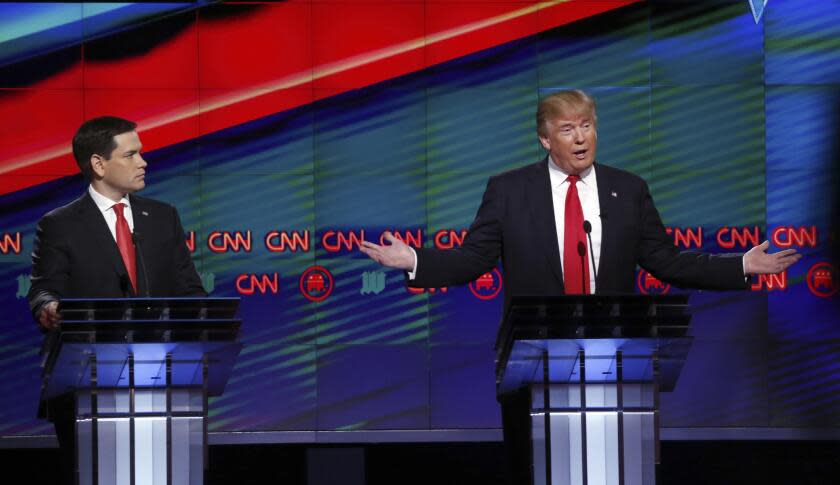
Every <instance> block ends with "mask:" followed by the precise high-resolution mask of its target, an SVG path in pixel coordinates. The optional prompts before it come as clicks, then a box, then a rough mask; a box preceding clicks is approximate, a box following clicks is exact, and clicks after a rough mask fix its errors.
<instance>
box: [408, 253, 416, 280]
mask: <svg viewBox="0 0 840 485" xmlns="http://www.w3.org/2000/svg"><path fill="white" fill-rule="evenodd" d="M408 249H410V250H411V254H412V255H414V266H413V267H412V269H411V271H409V272H408V279H409V280H413V279H414V278H415V277H416V276H417V251H415V250H414V248H413V247H411V246H409V247H408Z"/></svg>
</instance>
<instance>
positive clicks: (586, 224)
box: [583, 214, 606, 282]
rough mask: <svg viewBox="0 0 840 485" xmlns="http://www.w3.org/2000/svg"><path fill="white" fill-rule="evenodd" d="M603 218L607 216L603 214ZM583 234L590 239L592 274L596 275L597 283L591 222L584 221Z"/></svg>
mask: <svg viewBox="0 0 840 485" xmlns="http://www.w3.org/2000/svg"><path fill="white" fill-rule="evenodd" d="M601 217H602V218H603V217H606V214H601ZM583 232H585V233H586V237H587V238H588V239H589V255H590V256H591V257H592V274H593V275H595V281H596V282H597V281H598V270H597V269H596V268H595V250H594V249H592V224H590V223H589V221H587V220H585V219H584V221H583Z"/></svg>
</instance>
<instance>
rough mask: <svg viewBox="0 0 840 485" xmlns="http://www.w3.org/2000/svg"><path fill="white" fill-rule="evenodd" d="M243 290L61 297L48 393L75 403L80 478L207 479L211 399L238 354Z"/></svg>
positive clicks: (50, 346) (127, 483)
mask: <svg viewBox="0 0 840 485" xmlns="http://www.w3.org/2000/svg"><path fill="white" fill-rule="evenodd" d="M238 307H239V299H238V298H162V299H161V298H142V299H141V298H127V299H90V300H71V299H67V300H62V301H61V303H60V308H59V311H60V313H61V315H62V323H61V328H60V329H59V330H56V331H54V332H51V333H50V334H48V335H47V337H46V339H45V340H44V346H43V349H42V367H43V372H42V384H41V399H42V400H48V399H52V398H56V397H58V396H63V395H67V394H68V393H71V394H72V395H74V396H75V403H76V454H77V455H76V458H77V462H76V465H77V483H78V484H79V485H103V484H107V485H112V484H113V485H123V484H124V485H135V484H144V485H187V484H188V485H200V484H202V483H203V480H204V468H205V465H206V463H207V398H208V396H217V395H220V394H222V392H223V391H224V387H225V383H226V382H227V379H228V376H229V375H230V373H231V370H232V368H233V365H234V363H235V361H236V357H237V356H238V355H239V351H240V350H241V348H242V344H241V343H239V342H238V341H237V337H238V334H239V326H240V323H241V321H240V320H239V318H238V316H237V312H238Z"/></svg>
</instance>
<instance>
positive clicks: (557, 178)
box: [548, 156, 602, 293]
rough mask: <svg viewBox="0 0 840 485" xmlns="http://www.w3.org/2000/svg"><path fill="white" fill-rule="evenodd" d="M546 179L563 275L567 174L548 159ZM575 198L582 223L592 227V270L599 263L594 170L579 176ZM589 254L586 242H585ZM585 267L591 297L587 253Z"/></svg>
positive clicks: (592, 278) (598, 210)
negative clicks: (580, 211) (581, 216)
mask: <svg viewBox="0 0 840 485" xmlns="http://www.w3.org/2000/svg"><path fill="white" fill-rule="evenodd" d="M548 176H549V178H550V179H551V200H552V202H553V204H554V226H555V228H556V229H557V245H558V247H559V249H560V264H561V266H562V267H563V271H564V274H565V271H566V270H565V268H566V266H565V262H564V261H563V247H564V244H563V241H564V239H563V233H564V232H565V228H566V193H567V192H568V191H569V186H570V185H571V184H570V183H569V181H568V180H567V178H568V177H569V174H567V173H566V172H564V171H563V170H561V169H560V167H558V166H557V165H555V163H554V160H552V159H551V156H549V157H548ZM577 190H578V197H579V198H580V205H581V207H582V208H583V219H584V220H587V221H589V223H590V224H591V225H592V232H590V236H592V251H593V252H594V254H595V269H596V270H597V269H598V263H599V261H600V259H601V233H602V230H601V204H600V202H599V200H598V180H597V178H596V177H595V169H594V167H592V166H590V167H589V168H587V169H586V170H584V171H583V172H582V173H581V174H580V181H579V182H578V183H577ZM586 246H587V250H589V241H588V240H587V242H586ZM586 261H587V265H588V266H589V290H590V291H591V292H592V293H595V271H592V256H591V253H590V254H587V255H586Z"/></svg>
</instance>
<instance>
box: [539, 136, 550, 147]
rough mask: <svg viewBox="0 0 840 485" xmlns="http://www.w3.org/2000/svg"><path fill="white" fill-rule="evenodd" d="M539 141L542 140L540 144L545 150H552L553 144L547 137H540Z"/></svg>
mask: <svg viewBox="0 0 840 485" xmlns="http://www.w3.org/2000/svg"><path fill="white" fill-rule="evenodd" d="M539 139H540V144H541V145H542V147H543V148H545V149H546V150H551V142H550V141H549V140H548V138H547V137H544V136H542V135H539Z"/></svg>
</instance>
